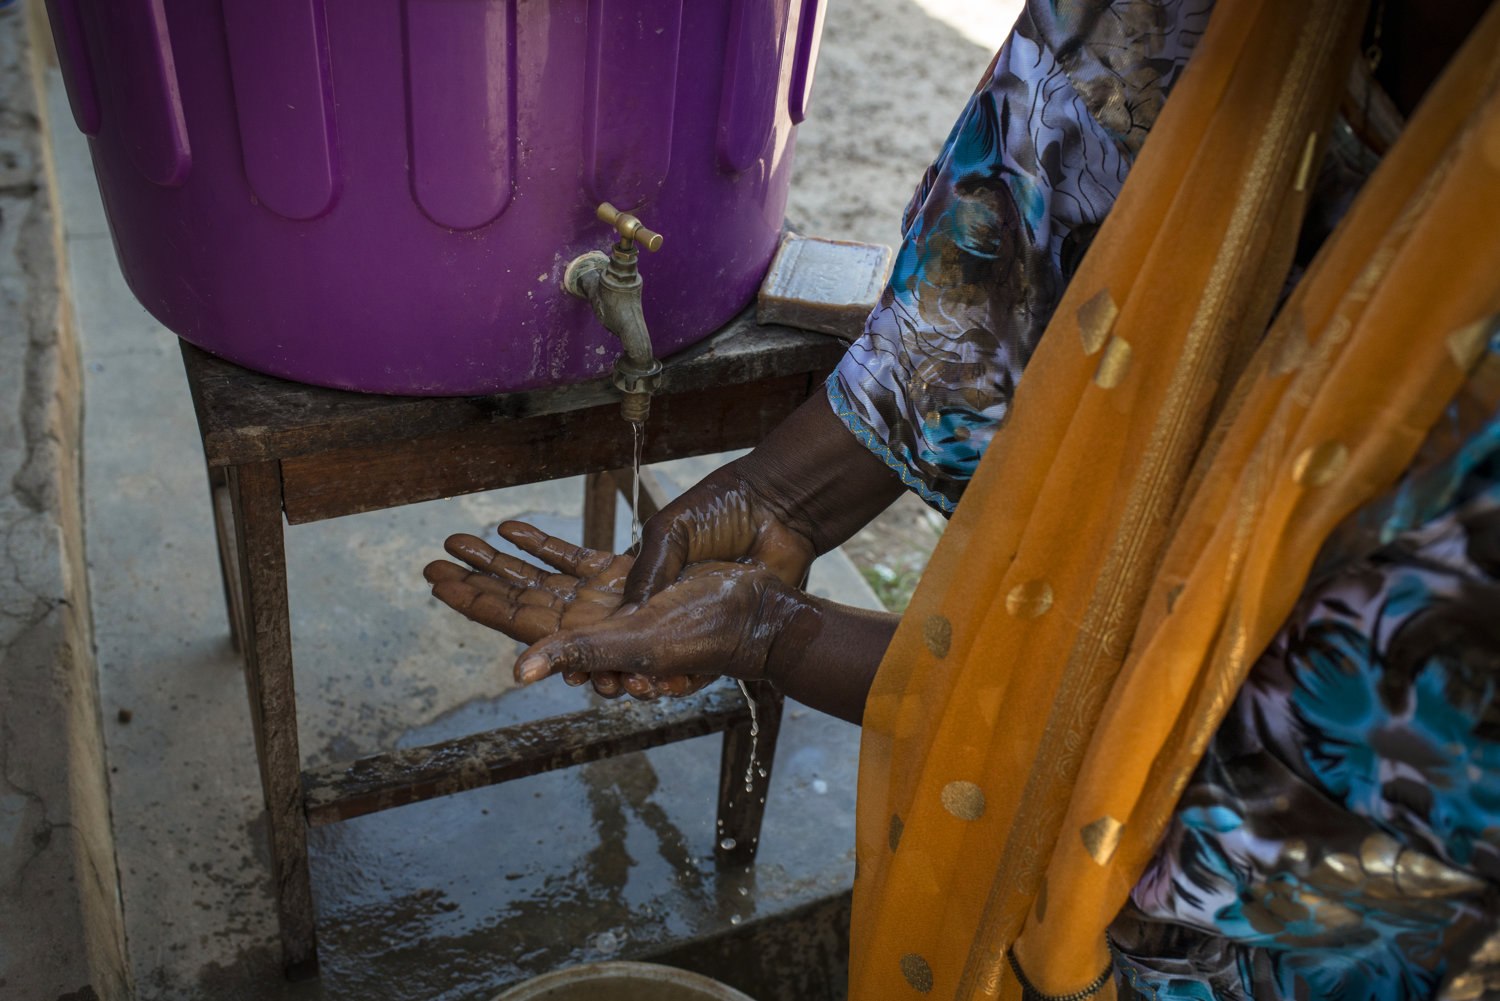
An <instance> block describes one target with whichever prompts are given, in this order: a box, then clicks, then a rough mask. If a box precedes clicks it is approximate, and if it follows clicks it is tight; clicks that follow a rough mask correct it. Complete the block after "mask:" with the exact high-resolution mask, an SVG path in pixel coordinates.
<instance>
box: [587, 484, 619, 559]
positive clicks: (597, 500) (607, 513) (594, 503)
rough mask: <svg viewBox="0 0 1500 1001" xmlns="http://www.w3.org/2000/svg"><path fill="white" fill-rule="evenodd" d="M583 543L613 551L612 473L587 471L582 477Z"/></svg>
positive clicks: (613, 493) (608, 551)
mask: <svg viewBox="0 0 1500 1001" xmlns="http://www.w3.org/2000/svg"><path fill="white" fill-rule="evenodd" d="M583 544H584V546H586V547H587V548H589V549H599V550H602V551H603V552H606V553H612V552H614V551H615V480H614V475H613V474H612V473H588V474H586V475H585V476H584V478H583Z"/></svg>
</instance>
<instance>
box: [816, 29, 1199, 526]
mask: <svg viewBox="0 0 1500 1001" xmlns="http://www.w3.org/2000/svg"><path fill="white" fill-rule="evenodd" d="M1211 7H1212V3H1211V0H1134V2H1122V3H1079V2H1074V3H1069V2H1058V3H1053V2H1051V0H1033V2H1030V3H1028V4H1027V5H1026V9H1025V11H1024V12H1023V13H1022V14H1021V17H1020V19H1019V20H1018V21H1017V23H1016V28H1015V30H1014V31H1013V32H1012V34H1011V36H1010V38H1009V39H1008V40H1007V41H1006V43H1005V45H1004V47H1003V48H1001V50H1000V52H999V54H998V55H997V56H996V57H995V61H994V63H993V64H992V66H991V67H990V70H989V71H988V72H987V73H986V74H985V77H984V79H983V81H981V83H980V86H979V88H978V89H977V90H976V91H975V93H974V96H973V97H972V98H971V99H970V100H969V103H968V105H967V106H966V107H965V108H964V111H963V114H962V115H961V116H960V118H959V120H958V122H957V123H956V124H955V125H954V127H953V130H952V132H951V133H950V134H949V136H948V140H947V142H946V143H945V144H944V146H943V149H942V152H941V153H940V154H939V155H938V158H937V160H936V161H935V162H934V163H933V164H932V166H931V167H930V168H929V169H928V170H927V172H926V174H925V175H924V176H923V178H922V180H921V183H920V184H919V185H918V187H917V190H916V193H915V194H914V195H913V197H912V200H911V202H910V204H908V206H907V208H906V212H905V214H904V215H903V217H902V227H901V228H902V233H903V239H902V242H901V246H900V248H899V250H898V251H897V254H896V260H895V264H894V268H893V271H892V275H891V278H890V282H889V283H888V284H887V286H886V288H885V290H884V293H883V295H882V296H881V300H880V303H879V306H878V307H877V308H876V309H875V311H874V312H873V313H872V314H871V315H870V318H869V320H868V321H867V323H866V326H865V334H864V336H863V337H861V338H860V339H859V340H858V341H856V342H855V344H854V345H853V347H852V348H851V349H850V351H849V353H848V354H847V355H846V356H845V358H844V360H843V362H842V363H841V364H840V365H839V367H838V370H837V371H836V372H835V373H834V374H833V376H832V377H831V378H830V379H829V383H828V393H829V400H830V402H831V403H832V405H833V408H834V412H835V413H838V414H839V415H840V416H841V417H842V418H843V420H844V422H845V424H846V425H847V426H848V427H849V429H850V430H851V431H852V432H854V434H855V435H856V436H857V437H858V438H859V439H860V440H861V441H862V442H864V443H865V445H866V446H867V447H869V448H870V449H871V450H872V451H873V452H875V454H876V455H879V456H880V457H881V458H882V459H884V460H885V462H886V463H887V464H889V465H890V466H891V467H892V468H893V469H895V470H896V472H897V473H898V474H900V475H901V477H902V479H903V480H904V481H905V482H906V484H907V485H908V486H909V487H910V488H911V489H913V490H915V491H916V492H917V493H918V494H920V495H921V496H922V498H923V499H924V500H926V501H927V502H928V503H929V504H932V505H933V506H935V507H937V508H938V509H939V510H941V511H944V512H951V511H952V510H953V508H954V506H955V505H956V504H957V503H958V498H959V497H960V496H961V495H962V493H963V488H964V485H965V484H967V483H968V481H969V478H970V477H971V476H972V475H973V473H974V470H975V468H976V467H977V466H978V465H979V458H980V456H981V455H982V454H983V453H984V449H985V446H987V445H988V444H989V441H990V438H991V437H992V436H993V434H994V431H995V429H996V428H997V427H998V426H999V425H1000V424H1001V423H1003V422H1004V420H1005V417H1006V415H1007V414H1008V413H1009V411H1010V400H1011V396H1012V394H1013V393H1014V391H1015V384H1016V380H1017V379H1018V378H1020V375H1021V370H1022V369H1023V368H1024V367H1025V365H1026V362H1027V361H1028V360H1029V359H1030V358H1031V353H1032V351H1033V350H1034V349H1035V347H1036V342H1037V340H1038V338H1040V337H1041V335H1042V331H1043V330H1044V329H1045V328H1046V326H1047V321H1048V320H1050V319H1051V318H1052V312H1053V310H1054V309H1056V307H1057V302H1058V300H1059V298H1060V297H1061V296H1062V291H1063V289H1064V287H1066V285H1067V281H1068V279H1069V278H1070V277H1072V274H1073V271H1074V269H1075V268H1076V267H1077V265H1078V262H1079V260H1081V259H1082V257H1083V253H1084V251H1085V250H1086V249H1087V248H1088V245H1089V242H1090V241H1091V240H1092V239H1093V236H1094V233H1095V232H1096V231H1097V229H1098V227H1099V223H1100V222H1101V221H1103V219H1104V216H1105V214H1106V213H1107V212H1108V211H1109V208H1110V206H1111V205H1112V204H1114V199H1115V196H1116V195H1117V194H1118V193H1119V190H1120V185H1121V184H1123V183H1124V181H1125V176H1126V174H1127V173H1128V172H1129V170H1130V165H1131V164H1132V163H1133V162H1134V161H1135V156H1136V154H1137V153H1138V152H1139V150H1140V147H1141V143H1142V142H1143V141H1144V140H1145V137H1146V134H1147V132H1148V131H1149V129H1150V128H1151V124H1152V123H1153V122H1154V121H1155V120H1156V116H1157V113H1158V112H1159V111H1160V110H1161V106H1162V104H1163V103H1164V102H1165V101H1166V95H1167V92H1168V90H1170V88H1171V86H1172V84H1173V82H1175V80H1176V79H1177V76H1178V74H1179V73H1180V72H1181V70H1182V68H1183V67H1184V66H1185V65H1186V64H1187V60H1188V56H1189V55H1190V54H1191V53H1192V49H1193V45H1194V43H1195V42H1196V41H1197V39H1198V37H1199V35H1200V34H1201V33H1202V31H1203V28H1204V27H1205V26H1206V25H1207V23H1208V15H1209V11H1210V9H1211Z"/></svg>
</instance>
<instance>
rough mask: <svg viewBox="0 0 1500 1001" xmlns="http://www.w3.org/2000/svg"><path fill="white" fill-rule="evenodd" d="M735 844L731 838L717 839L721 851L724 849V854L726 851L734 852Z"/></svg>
mask: <svg viewBox="0 0 1500 1001" xmlns="http://www.w3.org/2000/svg"><path fill="white" fill-rule="evenodd" d="M737 843H738V842H736V841H735V840H734V839H733V838H720V839H719V847H720V848H722V849H724V850H725V851H726V852H727V851H733V850H734V846H735V845H736V844H737Z"/></svg>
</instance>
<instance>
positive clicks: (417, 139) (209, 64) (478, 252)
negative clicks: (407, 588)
mask: <svg viewBox="0 0 1500 1001" xmlns="http://www.w3.org/2000/svg"><path fill="white" fill-rule="evenodd" d="M823 2H824V0H212V2H210V0H107V2H104V3H86V2H82V0H47V6H48V11H49V14H50V16H51V21H52V30H53V34H54V36H55V39H56V42H57V48H58V56H59V61H60V63H61V65H62V71H63V74H64V78H65V81H66V84H67V88H68V96H69V100H70V101H71V104H72V108H73V114H74V117H75V119H76V121H77V123H78V127H79V128H80V129H81V130H82V131H83V132H84V133H85V134H86V135H88V137H89V142H90V146H91V148H92V151H93V158H94V168H95V172H96V174H97V176H98V179H99V187H100V190H101V192H102V193H103V197H104V206H105V211H106V213H107V215H108V217H109V223H110V229H111V232H112V234H113V236H114V241H115V249H116V251H117V254H118V256H119V260H120V266H121V269H122V270H123V271H124V274H125V278H126V281H127V282H128V283H129V285H130V288H131V290H132V291H133V292H134V293H135V295H136V296H137V297H138V298H139V299H140V301H141V302H142V303H143V304H144V305H145V307H146V308H147V309H149V310H150V311H151V312H152V314H153V315H155V316H156V317H157V318H158V319H159V320H161V322H162V323H163V324H165V325H166V326H167V327H169V328H170V329H171V330H173V331H174V332H176V333H177V334H179V335H181V336H182V337H184V338H186V339H187V340H189V341H191V342H193V343H194V344H197V345H199V346H200V347H202V348H204V349H206V350H208V351H211V352H213V353H214V354H217V355H221V356H223V357H225V358H228V359H230V360H232V361H235V362H238V363H239V364H241V365H245V366H247V367H249V368H253V369H257V370H259V371H262V372H269V373H272V374H275V375H280V376H285V377H287V378H291V379H297V380H300V381H303V382H311V383H317V384H321V385H327V386H336V387H340V388H345V389H357V390H363V391H366V392H379V393H412V394H424V395H468V394H476V393H489V392H500V391H509V390H519V389H528V388H532V387H537V386H545V385H559V384H564V383H568V382H575V381H579V380H583V379H588V378H592V377H595V376H599V375H603V374H605V373H606V372H608V371H609V368H610V365H611V363H612V362H613V360H614V359H615V357H616V356H617V355H619V354H620V344H619V342H618V341H616V340H615V339H614V338H613V337H612V336H611V335H610V334H608V333H607V332H606V331H605V330H604V329H603V328H602V327H600V326H599V324H598V322H597V321H596V320H595V319H594V317H593V314H592V312H591V311H590V308H589V306H588V304H587V303H585V302H582V301H580V300H578V299H575V298H573V297H571V296H569V295H567V294H566V293H564V292H563V291H562V289H561V285H560V282H561V279H562V274H563V269H564V268H565V267H566V266H567V264H568V262H569V261H571V260H572V259H573V258H574V257H576V256H577V255H579V254H581V253H583V252H585V251H589V250H601V249H605V247H606V245H607V243H608V242H609V240H610V237H611V233H610V231H609V229H608V228H607V227H606V226H604V225H603V224H601V223H600V222H598V221H597V220H596V219H595V217H594V210H595V207H596V206H597V205H598V204H599V203H600V202H604V201H608V202H612V203H613V204H614V205H615V206H616V207H618V208H620V209H622V210H626V211H631V212H633V213H635V214H637V215H639V216H640V217H641V218H642V219H643V220H644V221H645V222H646V224H647V225H648V226H650V227H651V228H652V229H655V230H658V231H659V232H661V233H662V234H663V235H664V236H665V241H664V244H663V246H662V249H661V250H660V251H659V252H657V253H655V254H644V255H642V261H641V272H642V275H643V277H644V278H645V291H644V309H645V314H646V319H647V323H648V324H649V326H650V329H651V335H652V341H653V343H654V345H655V349H656V353H657V355H658V356H665V355H668V354H670V353H672V352H673V351H676V350H678V349H681V348H683V347H686V346H687V345H689V344H691V343H693V342H694V341H696V340H699V339H701V338H702V337H704V336H706V335H707V334H709V333H711V332H712V331H714V330H715V329H717V328H718V327H720V326H722V325H723V324H724V323H725V322H726V321H728V320H729V319H730V318H731V317H733V316H734V315H735V313H737V312H738V311H739V310H740V309H741V308H742V307H744V306H745V305H746V304H747V303H748V302H749V301H750V299H751V297H752V296H753V295H754V293H755V290H756V287H757V286H758V285H759V282H760V279H761V276H762V275H763V274H764V272H765V269H766V267H767V265H768V264H769V262H770V259H771V256H772V254H773V252H774V251H775V248H776V243H777V240H778V237H779V234H780V231H781V225H782V218H783V215H784V212H785V208H786V193H787V185H788V181H789V180H790V173H791V156H792V145H793V137H794V133H795V126H796V123H797V122H800V121H801V120H802V118H803V115H804V114H805V110H806V105H807V98H808V93H809V91H810V88H811V85H812V76H813V67H814V64H815V62H816V59H817V46H818V39H819V35H820V33H821V29H822V15H823Z"/></svg>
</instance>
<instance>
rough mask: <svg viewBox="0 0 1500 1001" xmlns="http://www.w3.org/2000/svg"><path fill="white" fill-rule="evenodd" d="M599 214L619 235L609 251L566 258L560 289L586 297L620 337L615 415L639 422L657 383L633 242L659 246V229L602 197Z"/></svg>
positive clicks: (657, 371) (657, 366)
mask: <svg viewBox="0 0 1500 1001" xmlns="http://www.w3.org/2000/svg"><path fill="white" fill-rule="evenodd" d="M598 214H599V218H600V219H603V220H604V221H606V222H609V223H610V224H612V225H613V226H614V227H615V228H616V229H617V230H618V231H619V233H620V241H619V243H618V244H616V245H615V246H614V247H613V248H612V249H611V251H610V253H609V254H603V253H600V252H599V251H597V250H593V251H589V252H588V253H586V254H583V255H581V256H580V257H577V258H575V259H574V260H573V261H572V262H571V263H569V265H568V268H567V270H566V271H565V272H564V273H563V289H564V291H566V292H568V293H569V294H571V295H575V296H577V297H579V298H580V299H587V300H588V302H589V305H590V306H592V307H593V310H594V315H595V316H596V317H598V318H599V322H600V323H601V324H603V325H604V329H606V330H608V331H609V332H610V333H612V334H614V335H615V336H616V337H618V338H619V339H620V343H621V344H622V345H623V346H624V348H625V353H624V354H623V355H621V356H620V357H619V358H618V359H616V360H615V368H614V384H615V386H616V387H618V388H619V390H620V392H621V393H623V394H624V400H623V401H622V402H621V404H620V410H621V415H622V416H623V417H624V418H625V419H626V420H628V421H630V422H632V423H637V424H644V423H645V421H646V417H647V415H648V414H649V413H650V409H651V394H652V393H654V392H656V390H657V388H658V387H659V386H660V384H661V362H659V361H657V360H656V357H655V353H654V352H653V351H652V349H651V333H650V331H649V330H647V328H646V315H645V313H644V312H642V310H641V274H640V271H639V270H638V268H637V267H636V261H637V258H639V256H640V252H639V251H638V250H637V249H636V246H635V244H636V242H637V241H639V242H640V243H641V244H644V245H645V246H646V248H647V249H648V250H655V249H656V248H657V247H660V246H661V234H659V233H653V232H651V231H650V230H648V229H646V228H645V227H644V226H642V225H641V221H640V220H639V219H637V218H635V217H634V216H632V215H628V214H626V213H623V212H618V211H616V210H615V209H614V207H613V206H611V205H609V204H608V203H605V204H604V205H601V206H599V213H598Z"/></svg>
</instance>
